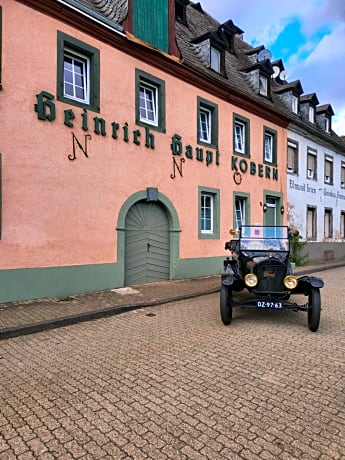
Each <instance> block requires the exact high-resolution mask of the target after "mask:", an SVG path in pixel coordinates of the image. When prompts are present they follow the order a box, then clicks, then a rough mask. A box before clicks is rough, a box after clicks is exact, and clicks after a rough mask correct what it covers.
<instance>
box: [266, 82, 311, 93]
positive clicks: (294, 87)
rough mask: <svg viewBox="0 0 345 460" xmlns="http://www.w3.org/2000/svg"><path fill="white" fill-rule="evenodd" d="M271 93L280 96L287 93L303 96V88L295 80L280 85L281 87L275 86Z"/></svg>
mask: <svg viewBox="0 0 345 460" xmlns="http://www.w3.org/2000/svg"><path fill="white" fill-rule="evenodd" d="M272 91H274V92H275V93H277V94H282V93H285V92H287V91H292V92H293V94H296V95H301V94H303V88H302V85H301V82H300V81H299V80H295V81H292V82H290V83H282V84H281V85H275V86H274V87H273V88H272Z"/></svg>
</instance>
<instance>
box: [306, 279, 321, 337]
mask: <svg viewBox="0 0 345 460" xmlns="http://www.w3.org/2000/svg"><path fill="white" fill-rule="evenodd" d="M308 301H309V302H308V327H309V329H310V330H311V331H312V332H316V331H317V330H318V328H319V324H320V316H321V297H320V289H319V288H315V287H312V288H311V291H310V293H309V298H308Z"/></svg>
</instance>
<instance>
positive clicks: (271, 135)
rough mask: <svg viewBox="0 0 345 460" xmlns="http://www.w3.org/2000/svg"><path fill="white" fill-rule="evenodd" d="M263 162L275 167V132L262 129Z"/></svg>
mask: <svg viewBox="0 0 345 460" xmlns="http://www.w3.org/2000/svg"><path fill="white" fill-rule="evenodd" d="M263 144H264V146H263V150H264V152H263V162H264V163H265V164H270V165H274V166H276V165H277V131H275V130H274V129H271V128H266V127H265V128H264V139H263Z"/></svg>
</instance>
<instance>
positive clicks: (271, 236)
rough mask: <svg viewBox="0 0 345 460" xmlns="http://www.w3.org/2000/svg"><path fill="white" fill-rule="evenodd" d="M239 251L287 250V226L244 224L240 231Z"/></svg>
mask: <svg viewBox="0 0 345 460" xmlns="http://www.w3.org/2000/svg"><path fill="white" fill-rule="evenodd" d="M240 250H241V251H245V250H247V251H285V252H286V251H289V233H288V227H270V226H265V227H261V226H255V225H250V226H244V227H242V228H241V232H240Z"/></svg>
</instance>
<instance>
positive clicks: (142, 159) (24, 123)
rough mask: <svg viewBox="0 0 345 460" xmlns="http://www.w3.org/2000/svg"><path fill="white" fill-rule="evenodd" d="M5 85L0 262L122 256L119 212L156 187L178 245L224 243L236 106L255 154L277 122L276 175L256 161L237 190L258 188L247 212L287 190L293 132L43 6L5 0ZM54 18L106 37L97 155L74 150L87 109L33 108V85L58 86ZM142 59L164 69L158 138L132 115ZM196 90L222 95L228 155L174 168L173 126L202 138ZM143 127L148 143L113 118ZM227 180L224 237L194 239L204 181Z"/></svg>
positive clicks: (205, 250)
mask: <svg viewBox="0 0 345 460" xmlns="http://www.w3.org/2000/svg"><path fill="white" fill-rule="evenodd" d="M2 5H3V72H2V80H3V90H2V91H1V92H0V103H1V111H0V129H1V136H0V151H1V152H2V167H3V197H2V201H3V206H2V211H3V223H2V228H3V234H2V240H1V241H0V266H1V268H26V267H45V266H59V265H74V264H75V265H77V264H92V263H107V262H115V261H116V257H117V256H116V253H117V232H116V224H117V217H118V213H119V210H120V208H121V206H122V205H123V203H124V202H125V201H126V199H127V198H128V197H129V196H130V195H132V194H133V193H135V192H137V191H141V190H145V189H146V187H158V189H159V191H160V192H161V193H163V194H164V195H165V196H167V197H168V198H169V199H170V200H171V201H172V202H173V204H174V206H175V209H176V211H177V213H178V215H179V219H180V226H181V229H182V232H181V234H180V257H181V258H194V257H201V256H202V257H208V256H209V257H212V256H219V255H223V254H224V253H225V252H224V250H223V247H224V241H225V240H228V239H229V235H228V229H229V228H230V227H231V226H232V219H233V210H232V203H233V191H234V190H235V188H234V187H235V184H234V182H233V178H232V175H233V172H232V171H231V164H230V159H231V155H232V117H233V112H234V111H235V112H236V113H238V114H240V115H243V116H245V117H247V118H249V119H250V127H251V155H252V157H251V160H252V161H256V162H258V163H262V143H263V141H262V136H263V126H264V125H265V126H268V127H271V128H273V129H275V130H277V132H278V152H280V153H279V155H280V159H279V164H278V169H279V176H280V181H279V182H277V181H272V180H270V181H269V180H266V179H260V178H258V177H257V176H251V175H250V174H249V173H247V174H246V175H244V176H243V181H242V183H241V185H240V186H236V190H238V191H242V192H247V193H250V194H251V212H252V214H251V222H253V223H254V222H262V209H261V208H260V206H259V202H260V201H262V199H263V190H265V189H266V190H271V191H277V192H284V191H285V188H286V186H285V170H286V163H285V152H286V132H285V131H284V130H283V129H282V128H280V127H277V126H275V125H272V124H270V123H268V122H267V121H264V120H261V119H260V118H258V117H256V116H253V115H252V114H249V113H248V112H245V111H242V110H241V109H240V108H238V107H233V106H231V105H230V104H226V103H224V102H223V101H221V100H219V99H217V98H215V97H212V96H210V95H208V94H206V93H204V92H202V91H201V90H199V89H197V88H195V87H193V86H192V85H189V86H188V85H186V84H185V83H183V82H180V81H179V80H178V79H177V78H174V77H172V76H170V75H168V74H164V73H163V72H161V71H158V70H156V69H154V68H151V67H150V66H148V65H146V64H143V63H141V62H138V61H136V60H135V59H133V58H131V57H129V56H127V55H125V54H123V53H121V52H119V51H117V50H116V49H114V48H111V47H109V46H108V45H104V44H103V43H101V42H98V41H97V40H95V39H94V38H92V37H89V36H87V35H85V34H83V33H80V32H78V31H77V30H76V29H73V28H71V27H69V26H66V25H64V24H61V23H59V22H57V21H55V20H54V19H52V18H49V17H44V16H43V15H42V14H40V13H38V12H37V11H34V10H32V9H30V8H28V7H26V6H23V5H22V4H20V3H17V2H13V1H12V0H3V1H2ZM57 30H60V31H62V32H64V33H67V34H69V35H71V36H74V37H76V38H78V39H80V40H82V41H84V42H85V43H88V44H90V45H92V46H94V47H96V48H98V49H100V59H101V110H100V113H94V112H88V114H89V120H90V124H89V126H90V130H89V134H91V136H92V139H91V140H90V142H89V158H86V157H85V156H84V155H83V154H82V153H81V152H78V158H77V160H75V161H70V160H68V158H67V156H68V154H71V153H72V132H73V133H74V134H75V135H76V136H77V138H78V139H83V136H84V134H85V132H84V131H83V130H82V129H81V113H82V109H80V108H77V107H75V106H73V105H69V104H64V103H61V102H59V101H57V100H56V99H55V101H54V102H55V104H56V113H57V117H56V119H55V120H54V121H53V122H49V121H41V120H38V118H37V113H36V112H35V111H34V104H35V103H36V102H37V101H36V96H35V95H36V94H38V93H40V92H41V91H42V90H45V91H48V92H50V93H52V94H54V95H55V96H56V49H57ZM135 68H139V69H140V70H143V71H146V72H148V73H150V74H152V75H154V76H156V77H158V78H161V79H163V80H164V81H165V90H166V127H167V131H166V133H165V134H163V133H158V132H154V131H151V132H152V133H153V134H154V137H155V145H156V148H155V149H154V150H151V149H148V148H146V147H145V146H144V137H145V132H144V129H143V128H141V127H138V126H136V125H135V111H134V107H135ZM197 96H201V97H203V98H205V99H207V100H209V101H211V102H213V103H216V104H218V113H219V120H220V121H219V151H220V165H219V166H216V165H215V163H213V164H211V165H209V166H208V167H207V166H206V164H205V162H203V163H201V162H199V161H197V160H196V159H195V158H194V159H192V160H189V159H187V158H186V161H185V163H184V165H183V177H180V176H179V175H177V176H176V178H175V179H174V180H172V179H171V178H170V174H172V172H173V160H172V154H171V149H170V144H171V137H172V136H173V135H174V134H175V133H178V134H180V135H181V136H182V140H183V143H184V145H187V144H191V145H192V146H193V147H194V148H195V147H197V142H196V107H197ZM70 108H71V109H72V110H73V111H74V113H75V115H76V118H75V120H74V127H73V128H69V127H67V126H65V125H64V123H63V116H64V113H63V111H64V110H66V109H70ZM93 116H100V117H103V118H104V119H105V120H106V121H107V135H106V136H101V135H97V134H95V133H94V132H93V129H92V123H91V121H92V118H93ZM113 121H115V122H117V123H119V124H120V126H122V125H123V124H124V123H125V122H128V124H129V130H130V132H131V131H133V130H135V129H140V131H141V132H142V138H141V139H142V144H141V145H139V146H137V145H135V144H134V143H133V142H131V141H130V142H128V143H126V142H124V141H123V140H122V139H121V131H120V130H119V135H120V138H119V139H117V140H114V139H112V137H111V126H110V124H111V122H113ZM199 185H201V186H205V187H213V188H218V189H220V190H221V219H220V225H221V232H220V240H199V239H198V186H199Z"/></svg>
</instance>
